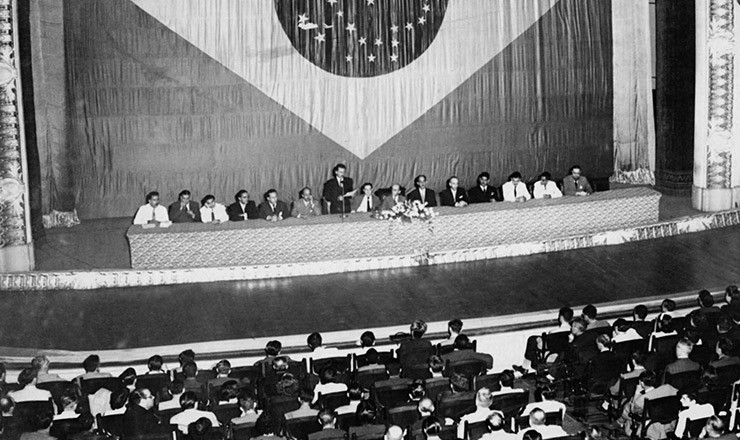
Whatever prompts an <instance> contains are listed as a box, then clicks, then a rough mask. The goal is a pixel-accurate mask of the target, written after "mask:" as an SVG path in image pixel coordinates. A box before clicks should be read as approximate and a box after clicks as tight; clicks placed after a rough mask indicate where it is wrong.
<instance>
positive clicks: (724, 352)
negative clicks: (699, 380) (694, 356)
mask: <svg viewBox="0 0 740 440" xmlns="http://www.w3.org/2000/svg"><path fill="white" fill-rule="evenodd" d="M734 348H735V345H734V344H733V343H732V341H731V340H730V339H728V338H722V339H720V340H719V341H717V345H716V346H715V353H717V360H714V361H712V362H710V363H709V366H710V367H714V368H723V367H729V366H730V365H738V368H740V358H738V357H737V356H732V350H733V349H734Z"/></svg>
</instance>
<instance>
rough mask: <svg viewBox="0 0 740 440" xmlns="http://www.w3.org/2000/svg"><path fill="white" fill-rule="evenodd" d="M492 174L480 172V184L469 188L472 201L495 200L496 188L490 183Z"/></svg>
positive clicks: (469, 196) (486, 201)
mask: <svg viewBox="0 0 740 440" xmlns="http://www.w3.org/2000/svg"><path fill="white" fill-rule="evenodd" d="M490 179H491V175H490V174H488V173H487V172H482V173H480V174H478V184H477V185H476V186H474V187H472V188H470V189H469V190H468V200H469V202H470V203H489V202H493V201H495V197H496V190H495V189H494V188H493V187H492V186H489V185H488V181H489V180H490Z"/></svg>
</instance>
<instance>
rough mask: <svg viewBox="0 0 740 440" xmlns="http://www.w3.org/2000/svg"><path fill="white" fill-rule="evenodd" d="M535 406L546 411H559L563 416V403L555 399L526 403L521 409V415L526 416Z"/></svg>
mask: <svg viewBox="0 0 740 440" xmlns="http://www.w3.org/2000/svg"><path fill="white" fill-rule="evenodd" d="M535 408H539V409H541V410H542V411H544V412H546V413H554V412H559V413H560V414H562V415H563V417H565V409H566V408H565V405H564V404H563V403H560V402H558V401H556V400H543V401H542V402H532V403H528V404H527V406H525V407H524V410H522V415H523V416H528V415H529V413H531V412H532V410H534V409H535Z"/></svg>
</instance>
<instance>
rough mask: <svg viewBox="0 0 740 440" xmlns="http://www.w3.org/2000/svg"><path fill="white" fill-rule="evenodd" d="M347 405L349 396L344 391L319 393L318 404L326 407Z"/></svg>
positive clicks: (335, 407)
mask: <svg viewBox="0 0 740 440" xmlns="http://www.w3.org/2000/svg"><path fill="white" fill-rule="evenodd" d="M344 405H349V396H348V395H347V393H346V392H343V391H342V392H338V393H327V394H321V393H319V406H320V407H321V408H327V409H337V408H339V407H340V406H344Z"/></svg>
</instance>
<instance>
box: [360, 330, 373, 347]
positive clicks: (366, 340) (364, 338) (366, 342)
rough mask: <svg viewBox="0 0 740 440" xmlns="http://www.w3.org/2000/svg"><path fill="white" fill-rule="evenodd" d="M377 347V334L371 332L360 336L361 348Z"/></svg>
mask: <svg viewBox="0 0 740 440" xmlns="http://www.w3.org/2000/svg"><path fill="white" fill-rule="evenodd" d="M373 345H375V333H373V332H371V331H365V332H362V334H361V335H360V347H362V348H370V347H372V346H373Z"/></svg>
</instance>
